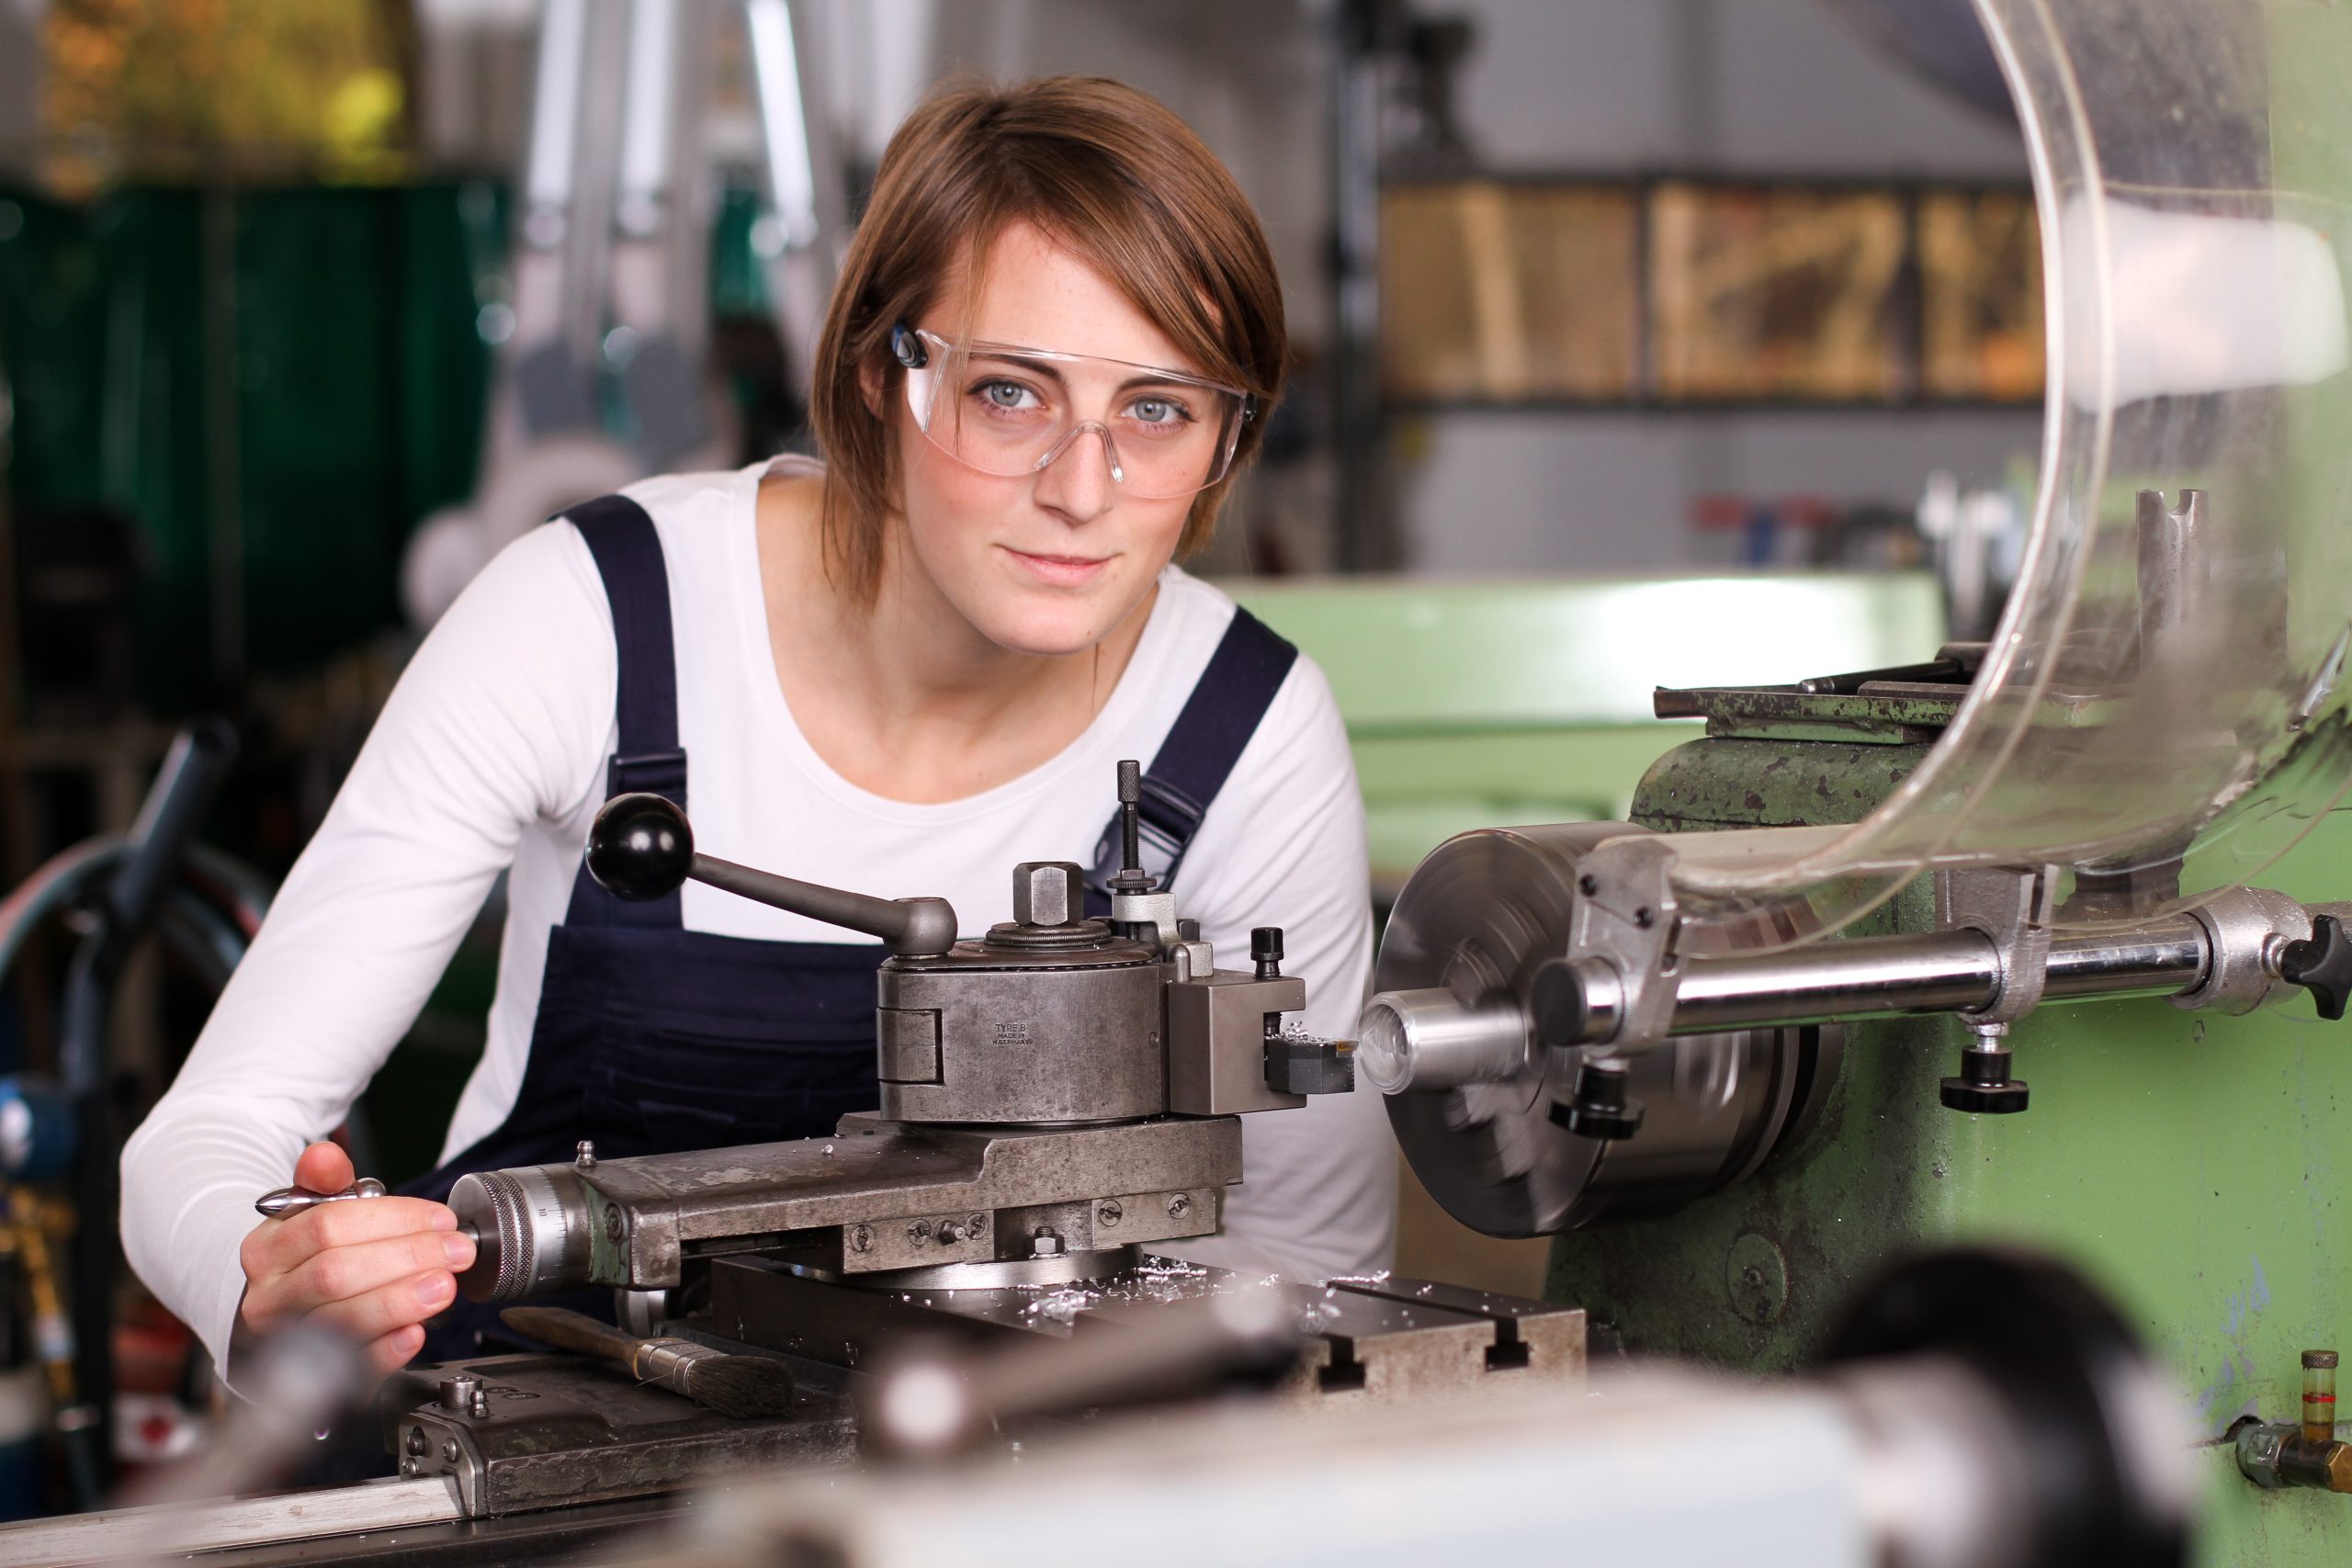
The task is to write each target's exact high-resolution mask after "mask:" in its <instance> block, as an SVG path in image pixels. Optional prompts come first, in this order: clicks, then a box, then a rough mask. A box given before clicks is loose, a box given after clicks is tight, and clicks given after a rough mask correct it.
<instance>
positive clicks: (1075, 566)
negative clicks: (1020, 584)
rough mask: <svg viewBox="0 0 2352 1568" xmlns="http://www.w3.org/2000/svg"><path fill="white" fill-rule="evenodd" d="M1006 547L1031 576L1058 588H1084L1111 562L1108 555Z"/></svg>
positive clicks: (1007, 551) (1006, 551)
mask: <svg viewBox="0 0 2352 1568" xmlns="http://www.w3.org/2000/svg"><path fill="white" fill-rule="evenodd" d="M1004 548H1005V553H1006V554H1008V555H1010V556H1011V557H1012V558H1013V559H1014V560H1016V561H1018V562H1019V563H1020V564H1021V566H1022V567H1023V570H1026V571H1027V572H1028V573H1029V575H1030V576H1032V577H1035V579H1037V580H1038V581H1040V582H1046V583H1051V584H1052V585H1053V586H1055V587H1057V588H1083V587H1085V586H1086V585H1087V584H1088V583H1090V582H1092V581H1094V580H1095V579H1096V578H1098V577H1101V576H1102V575H1103V570H1104V569H1106V568H1107V567H1109V566H1110V564H1111V558H1110V557H1108V556H1040V555H1032V554H1030V553H1029V552H1028V551H1027V550H1016V549H1014V548H1013V547H1012V546H1010V545H1007V546H1005V547H1004Z"/></svg>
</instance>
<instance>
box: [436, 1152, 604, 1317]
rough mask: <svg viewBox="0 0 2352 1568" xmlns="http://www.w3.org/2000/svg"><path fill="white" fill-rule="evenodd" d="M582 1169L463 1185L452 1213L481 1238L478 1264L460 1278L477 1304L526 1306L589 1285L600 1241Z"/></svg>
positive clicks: (453, 1194)
mask: <svg viewBox="0 0 2352 1568" xmlns="http://www.w3.org/2000/svg"><path fill="white" fill-rule="evenodd" d="M581 1169H582V1168H574V1167H569V1166H560V1165H559V1166H526V1167H524V1168H520V1169H515V1170H485V1171H481V1172H469V1173H468V1174H467V1175H464V1176H461V1177H459V1178H458V1181H457V1185H456V1186H455V1187H453V1188H451V1189H450V1191H449V1207H450V1208H451V1209H452V1210H453V1211H455V1212H456V1213H457V1216H458V1225H459V1226H460V1227H461V1228H462V1227H465V1226H471V1227H472V1234H473V1236H474V1260H473V1263H472V1264H471V1266H469V1268H468V1269H466V1271H465V1272H464V1273H462V1274H460V1275H458V1288H459V1289H460V1290H462V1291H464V1292H465V1293H466V1296H467V1298H468V1299H469V1300H472V1301H478V1302H515V1301H521V1300H523V1299H524V1298H525V1297H526V1296H535V1295H541V1294H544V1293H546V1292H548V1291H551V1290H556V1289H560V1288H561V1287H562V1286H564V1285H565V1284H567V1283H572V1282H578V1283H585V1282H586V1280H587V1279H588V1278H589V1274H590V1269H591V1254H592V1251H593V1249H594V1238H593V1230H592V1225H593V1221H592V1219H591V1211H590V1208H589V1201H588V1200H589V1194H588V1192H587V1190H585V1189H584V1188H583V1187H582V1184H581V1179H580V1174H579V1172H580V1170H581ZM616 1282H617V1281H616Z"/></svg>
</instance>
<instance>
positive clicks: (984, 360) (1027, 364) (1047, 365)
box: [972, 349, 1069, 386]
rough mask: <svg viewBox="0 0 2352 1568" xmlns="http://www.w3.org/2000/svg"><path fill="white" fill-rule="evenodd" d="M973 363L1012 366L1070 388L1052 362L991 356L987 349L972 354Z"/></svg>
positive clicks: (1011, 356) (999, 355)
mask: <svg viewBox="0 0 2352 1568" xmlns="http://www.w3.org/2000/svg"><path fill="white" fill-rule="evenodd" d="M972 363H973V364H974V365H986V364H996V365H1004V366H1010V367H1013V368H1015V369H1019V370H1025V371H1028V372H1030V373H1032V374H1034V375H1038V376H1045V377H1048V378H1052V379H1053V380H1056V381H1059V382H1061V384H1062V385H1063V386H1068V385H1069V381H1068V380H1066V379H1065V378H1063V376H1062V373H1061V372H1060V371H1059V370H1057V369H1055V368H1054V366H1053V362H1052V361H1050V360H1043V359H1029V358H1025V357H1023V356H1020V355H1011V354H991V353H989V351H988V350H986V349H975V350H974V351H973V353H972Z"/></svg>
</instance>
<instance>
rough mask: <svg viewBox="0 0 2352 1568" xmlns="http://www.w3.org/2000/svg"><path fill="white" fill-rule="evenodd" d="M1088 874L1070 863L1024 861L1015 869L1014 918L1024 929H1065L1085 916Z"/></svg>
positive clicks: (1013, 869) (1013, 889) (1013, 876)
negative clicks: (1030, 927) (1085, 880)
mask: <svg viewBox="0 0 2352 1568" xmlns="http://www.w3.org/2000/svg"><path fill="white" fill-rule="evenodd" d="M1085 875H1086V873H1085V872H1084V871H1083V870H1082V869H1081V868H1080V866H1079V865H1078V864H1077V863H1074V862H1071V861H1059V860H1052V861H1023V862H1022V863H1020V864H1019V865H1016V866H1014V867H1013V868H1012V918H1013V919H1014V921H1015V922H1017V923H1018V924H1021V925H1024V926H1066V925H1069V923H1070V922H1071V921H1073V920H1076V919H1082V918H1083V917H1084V916H1085V913H1086V904H1085V898H1086V893H1085V883H1084V878H1085Z"/></svg>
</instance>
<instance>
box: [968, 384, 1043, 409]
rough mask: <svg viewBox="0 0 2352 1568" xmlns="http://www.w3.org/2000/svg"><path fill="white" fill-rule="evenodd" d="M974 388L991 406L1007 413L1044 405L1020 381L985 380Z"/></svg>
mask: <svg viewBox="0 0 2352 1568" xmlns="http://www.w3.org/2000/svg"><path fill="white" fill-rule="evenodd" d="M974 390H976V391H978V393H979V395H980V397H981V399H982V400H984V401H985V402H987V404H988V405H989V407H990V408H992V409H999V410H1001V411H1003V412H1007V413H1014V412H1021V411H1023V410H1026V409H1034V408H1039V407H1042V406H1043V405H1042V404H1041V403H1039V401H1038V400H1037V394H1036V393H1035V392H1033V391H1031V390H1030V389H1028V388H1026V387H1024V386H1023V385H1022V384H1021V383H1020V382H1018V381H983V382H981V383H980V384H979V386H978V387H977V388H975V389H974Z"/></svg>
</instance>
